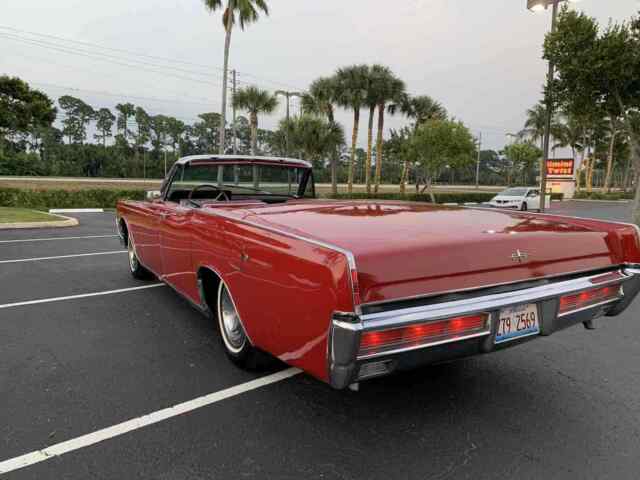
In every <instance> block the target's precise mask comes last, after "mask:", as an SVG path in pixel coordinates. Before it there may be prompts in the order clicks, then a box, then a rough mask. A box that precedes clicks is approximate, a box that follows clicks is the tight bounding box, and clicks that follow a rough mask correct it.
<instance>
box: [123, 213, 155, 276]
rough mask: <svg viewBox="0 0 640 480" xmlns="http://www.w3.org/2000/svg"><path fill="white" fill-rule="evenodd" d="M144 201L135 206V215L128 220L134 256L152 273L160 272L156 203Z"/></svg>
mask: <svg viewBox="0 0 640 480" xmlns="http://www.w3.org/2000/svg"><path fill="white" fill-rule="evenodd" d="M156 202H157V201H144V202H137V203H136V204H135V207H134V208H135V215H130V216H129V218H128V227H129V230H130V233H131V235H132V237H133V244H134V245H135V249H136V254H137V255H138V258H139V259H140V261H141V262H142V264H143V265H144V266H145V267H147V268H149V269H150V270H151V271H152V272H154V273H159V272H160V270H159V269H160V233H159V231H158V224H159V222H158V203H156Z"/></svg>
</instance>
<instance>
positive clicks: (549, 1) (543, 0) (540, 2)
mask: <svg viewBox="0 0 640 480" xmlns="http://www.w3.org/2000/svg"><path fill="white" fill-rule="evenodd" d="M567 1H568V2H571V3H575V2H578V1H580V0H527V8H528V9H529V10H530V11H532V12H542V11H544V10H547V9H548V8H549V6H551V7H552V10H553V13H552V16H551V33H554V32H555V31H556V21H557V19H558V5H559V4H560V3H562V2H567ZM554 75H555V66H554V65H553V62H551V61H550V62H549V73H548V75H547V95H546V97H547V98H546V104H547V105H546V106H547V118H546V123H545V128H544V149H543V154H542V161H541V162H540V191H541V192H542V195H541V196H540V211H541V212H544V209H545V202H546V193H547V158H549V143H550V138H551V120H552V119H553V100H552V95H551V88H552V86H553V77H554Z"/></svg>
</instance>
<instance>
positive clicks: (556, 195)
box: [551, 193, 564, 200]
mask: <svg viewBox="0 0 640 480" xmlns="http://www.w3.org/2000/svg"><path fill="white" fill-rule="evenodd" d="M551 200H564V193H552V194H551Z"/></svg>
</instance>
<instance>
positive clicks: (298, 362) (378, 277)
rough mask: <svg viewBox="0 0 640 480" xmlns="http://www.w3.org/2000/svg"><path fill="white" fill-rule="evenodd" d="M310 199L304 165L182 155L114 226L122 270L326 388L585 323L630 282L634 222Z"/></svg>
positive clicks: (634, 284) (608, 311) (235, 357)
mask: <svg viewBox="0 0 640 480" xmlns="http://www.w3.org/2000/svg"><path fill="white" fill-rule="evenodd" d="M314 197H315V188H314V181H313V173H312V170H311V166H310V164H308V163H306V162H304V161H300V160H292V159H284V158H263V157H243V156H212V155H205V156H192V157H187V158H183V159H181V160H179V161H178V162H177V163H176V164H175V165H174V166H173V167H172V169H171V171H170V172H169V174H168V176H167V178H166V180H165V181H164V183H163V184H162V189H161V190H160V191H159V192H150V193H149V194H148V199H147V200H146V201H133V200H127V201H121V202H119V203H118V206H117V217H116V224H117V229H118V233H119V234H120V237H121V239H122V241H123V242H124V244H125V245H126V246H127V248H128V252H129V256H128V258H129V269H130V271H131V273H132V274H133V276H134V277H136V278H148V277H150V276H152V275H154V276H156V277H157V278H158V279H160V280H161V281H163V282H165V283H166V284H168V285H170V286H171V287H172V288H173V289H174V290H176V291H177V292H178V293H179V294H181V295H182V296H184V297H185V298H187V299H188V300H189V301H190V302H191V303H192V304H193V305H194V306H195V307H196V308H197V309H199V310H200V311H202V312H203V313H204V314H205V315H207V316H208V317H209V318H211V320H212V321H215V322H216V323H217V329H218V331H219V334H220V338H221V341H222V345H223V346H224V349H225V351H226V353H227V355H228V356H229V358H230V359H231V360H232V361H233V362H235V363H236V364H238V365H240V366H243V367H251V366H254V365H255V364H256V362H257V361H258V360H259V359H260V357H261V355H263V352H267V353H268V354H270V355H272V356H274V357H277V358H279V359H280V360H282V361H283V362H286V363H288V364H290V365H294V366H297V367H300V368H302V369H304V370H305V371H306V372H308V373H309V374H311V375H313V376H315V377H316V378H318V379H320V380H322V381H325V382H328V383H329V384H331V385H332V386H333V387H335V388H345V387H347V386H355V385H357V382H360V381H362V380H365V379H368V378H372V377H377V376H380V375H386V374H389V373H392V372H395V371H398V370H405V369H409V368H414V367H416V366H419V365H425V364H429V363H434V362H441V361H446V360H451V359H456V358H460V357H464V356H468V355H476V354H481V353H489V352H493V351H496V350H499V349H503V348H506V347H511V346H514V345H518V344H521V343H523V342H526V341H528V340H532V339H534V338H538V337H540V336H548V335H552V334H554V333H555V332H557V331H559V330H562V329H565V328H567V327H570V326H572V325H576V324H584V325H585V326H586V327H588V328H592V327H593V326H594V325H595V323H594V322H595V319H597V318H599V317H603V316H614V315H618V314H619V313H621V312H622V311H624V310H625V309H626V308H627V307H628V306H629V304H630V303H631V302H632V300H633V299H634V298H635V296H636V294H637V293H638V290H640V236H639V234H638V229H637V228H636V227H635V226H633V225H628V224H620V223H612V222H604V221H599V220H588V219H576V218H565V217H559V216H553V215H542V214H529V213H520V212H510V211H499V210H489V209H482V208H462V207H445V206H438V205H432V204H426V203H412V202H400V201H378V200H364V201H352V200H343V201H337V200H323V199H316V198H314ZM604 325H605V326H606V322H604Z"/></svg>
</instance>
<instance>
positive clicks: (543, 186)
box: [540, 0, 559, 212]
mask: <svg viewBox="0 0 640 480" xmlns="http://www.w3.org/2000/svg"><path fill="white" fill-rule="evenodd" d="M552 1H553V13H552V16H551V33H555V31H556V23H557V20H558V3H559V0H552ZM554 76H555V65H554V64H553V62H551V61H550V62H549V74H548V76H547V95H546V96H547V102H546V103H547V121H546V122H547V123H546V124H545V130H544V156H543V158H542V165H541V166H540V211H541V212H544V211H545V208H546V205H545V203H546V201H547V159H548V158H549V144H550V142H551V121H552V119H553V93H552V92H551V89H552V88H553V77H554Z"/></svg>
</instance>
